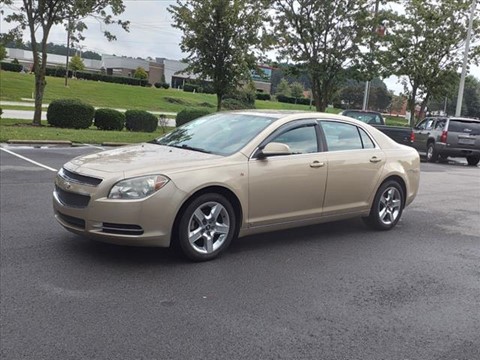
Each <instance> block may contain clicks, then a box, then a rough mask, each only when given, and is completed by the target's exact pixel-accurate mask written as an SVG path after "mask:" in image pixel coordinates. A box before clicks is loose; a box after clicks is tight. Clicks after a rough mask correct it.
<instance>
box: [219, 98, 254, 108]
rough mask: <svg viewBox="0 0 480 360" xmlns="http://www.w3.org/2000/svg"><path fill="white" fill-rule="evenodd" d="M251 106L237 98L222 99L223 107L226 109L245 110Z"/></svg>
mask: <svg viewBox="0 0 480 360" xmlns="http://www.w3.org/2000/svg"><path fill="white" fill-rule="evenodd" d="M251 108H252V106H251V105H248V104H246V103H244V102H243V101H240V100H237V99H225V100H223V101H222V109H224V110H244V109H251Z"/></svg>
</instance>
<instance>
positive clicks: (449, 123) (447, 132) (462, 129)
mask: <svg viewBox="0 0 480 360" xmlns="http://www.w3.org/2000/svg"><path fill="white" fill-rule="evenodd" d="M413 132H414V135H415V139H414V141H413V144H412V145H413V147H414V148H416V149H417V151H418V152H419V153H420V154H425V155H426V157H427V161H429V162H435V161H437V160H439V159H440V160H446V159H447V157H449V156H451V157H464V158H466V159H467V162H468V165H471V166H475V165H477V164H478V162H479V161H480V120H475V119H468V118H457V117H452V118H447V117H427V118H425V119H424V120H423V121H421V122H420V123H418V124H417V125H416V126H415V127H414V129H413Z"/></svg>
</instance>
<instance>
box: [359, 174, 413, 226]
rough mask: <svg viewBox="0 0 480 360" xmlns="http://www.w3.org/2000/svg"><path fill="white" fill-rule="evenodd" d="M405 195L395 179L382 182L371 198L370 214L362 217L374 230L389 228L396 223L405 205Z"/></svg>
mask: <svg viewBox="0 0 480 360" xmlns="http://www.w3.org/2000/svg"><path fill="white" fill-rule="evenodd" d="M404 199H405V196H404V194H403V189H402V187H401V186H400V184H399V183H398V182H397V181H395V180H389V181H386V182H384V183H383V184H382V185H381V186H380V188H379V189H378V190H377V193H376V195H375V198H374V199H373V204H372V208H371V209H370V215H369V216H368V217H366V218H363V220H364V221H365V223H366V224H367V225H368V226H370V227H371V228H373V229H375V230H391V229H393V228H394V227H395V225H397V223H398V221H399V220H400V217H401V216H402V212H403V208H404V207H405V200H404Z"/></svg>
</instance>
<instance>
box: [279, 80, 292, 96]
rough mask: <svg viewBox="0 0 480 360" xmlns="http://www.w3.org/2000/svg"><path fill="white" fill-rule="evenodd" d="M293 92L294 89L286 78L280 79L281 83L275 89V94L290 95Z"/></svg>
mask: <svg viewBox="0 0 480 360" xmlns="http://www.w3.org/2000/svg"><path fill="white" fill-rule="evenodd" d="M291 94H292V89H291V88H290V84H289V83H288V81H287V80H286V79H282V80H280V83H279V84H278V85H277V89H276V90H275V95H282V96H290V95H291Z"/></svg>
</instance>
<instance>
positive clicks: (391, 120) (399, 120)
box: [385, 116, 409, 126]
mask: <svg viewBox="0 0 480 360" xmlns="http://www.w3.org/2000/svg"><path fill="white" fill-rule="evenodd" d="M385 123H386V124H387V125H390V126H409V125H408V120H407V119H405V118H403V117H400V116H398V117H397V116H385Z"/></svg>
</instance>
